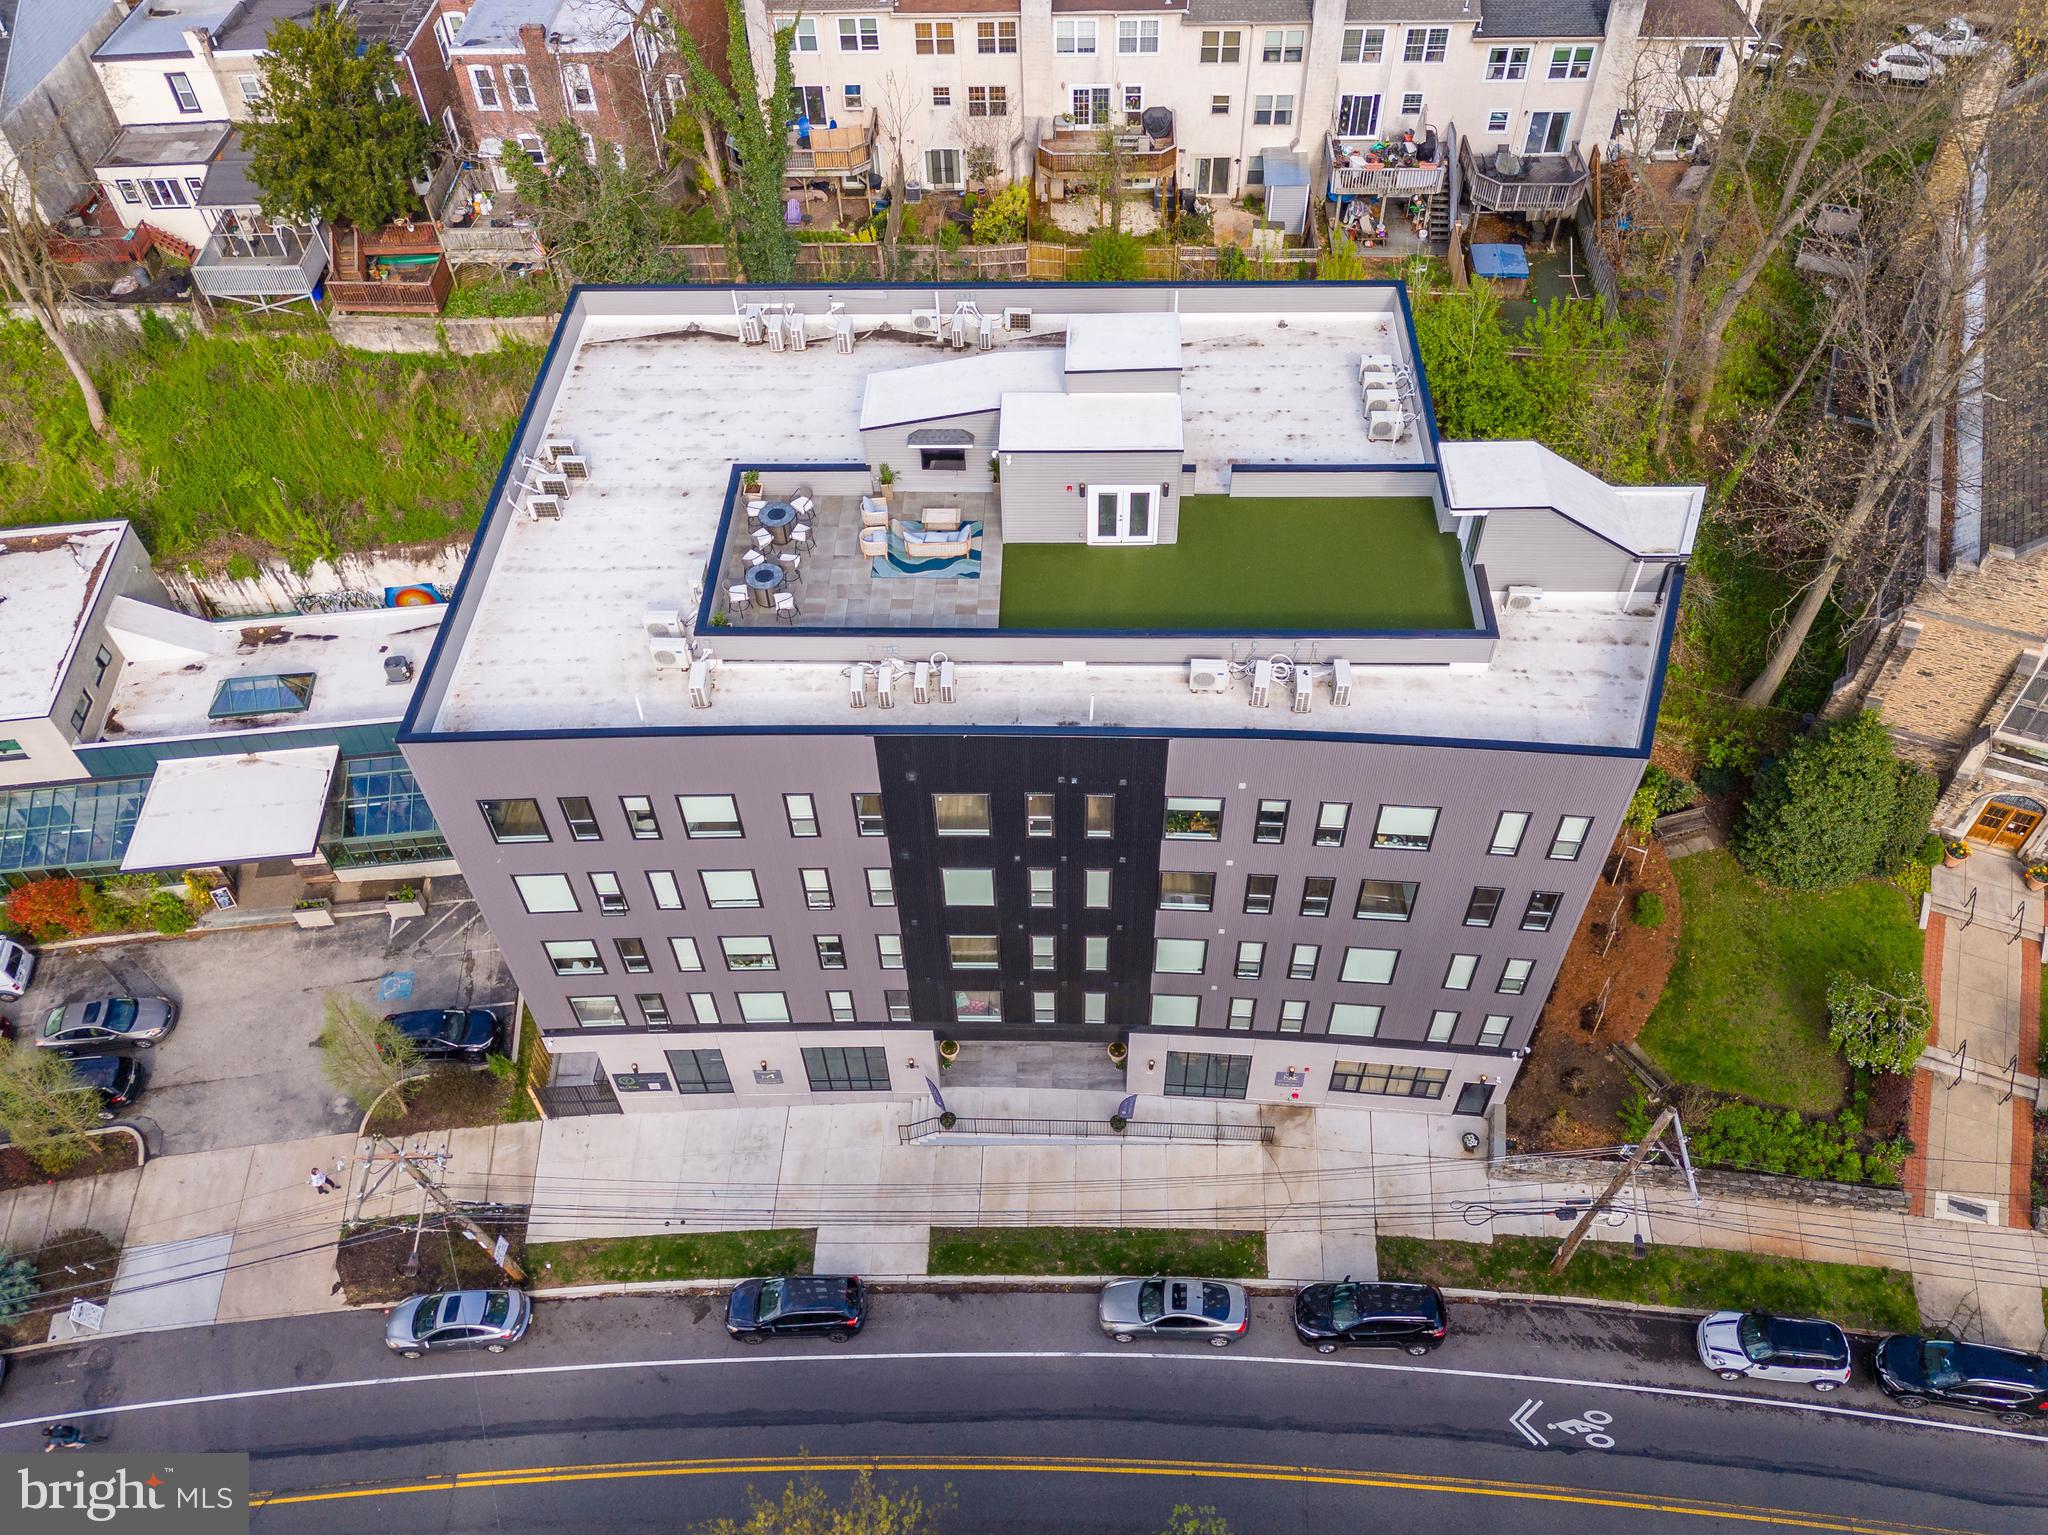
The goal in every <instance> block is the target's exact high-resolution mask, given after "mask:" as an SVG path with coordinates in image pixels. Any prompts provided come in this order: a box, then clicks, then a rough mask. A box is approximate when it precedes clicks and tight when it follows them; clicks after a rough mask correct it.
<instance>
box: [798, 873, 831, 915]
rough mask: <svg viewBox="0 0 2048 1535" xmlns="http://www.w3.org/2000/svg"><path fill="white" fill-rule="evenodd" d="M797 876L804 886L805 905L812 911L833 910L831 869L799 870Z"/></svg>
mask: <svg viewBox="0 0 2048 1535" xmlns="http://www.w3.org/2000/svg"><path fill="white" fill-rule="evenodd" d="M796 872H797V876H798V877H799V878H800V879H802V881H803V885H804V905H805V906H807V907H809V908H810V909H811V910H812V911H830V910H831V909H832V871H831V870H829V869H798V870H797V871H796Z"/></svg>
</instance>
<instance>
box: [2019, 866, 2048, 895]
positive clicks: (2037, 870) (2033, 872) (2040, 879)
mask: <svg viewBox="0 0 2048 1535" xmlns="http://www.w3.org/2000/svg"><path fill="white" fill-rule="evenodd" d="M2020 878H2021V879H2023V880H2025V881H2026V882H2027V888H2028V889H2029V890H2048V863H2043V862H2042V861H2041V860H2040V859H2038V858H2037V859H2035V860H2034V861H2033V862H2032V863H2030V864H2027V865H2025V866H2024V867H2022V868H2021V870H2020Z"/></svg>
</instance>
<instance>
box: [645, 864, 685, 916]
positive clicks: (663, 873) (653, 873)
mask: <svg viewBox="0 0 2048 1535" xmlns="http://www.w3.org/2000/svg"><path fill="white" fill-rule="evenodd" d="M647 888H648V889H649V890H650V891H652V892H653V894H654V904H655V907H656V909H657V910H660V911H681V910H682V909H683V889H682V886H680V885H678V884H677V883H676V876H675V872H674V871H673V870H671V869H649V870H648V871H647Z"/></svg>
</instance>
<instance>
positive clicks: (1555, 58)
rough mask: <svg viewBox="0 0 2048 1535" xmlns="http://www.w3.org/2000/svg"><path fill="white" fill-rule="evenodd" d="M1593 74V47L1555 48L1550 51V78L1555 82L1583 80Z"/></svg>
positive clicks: (1582, 45) (1587, 44) (1588, 45)
mask: <svg viewBox="0 0 2048 1535" xmlns="http://www.w3.org/2000/svg"><path fill="white" fill-rule="evenodd" d="M1592 73H1593V45H1592V44H1591V43H1585V44H1581V45H1579V46H1577V47H1567V48H1553V49H1551V50H1550V78H1551V79H1553V80H1583V79H1585V78H1586V77H1587V76H1588V75H1590V74H1592Z"/></svg>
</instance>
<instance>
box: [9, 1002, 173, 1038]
mask: <svg viewBox="0 0 2048 1535" xmlns="http://www.w3.org/2000/svg"><path fill="white" fill-rule="evenodd" d="M177 1022H178V1008H177V1004H175V1003H174V1002H172V1001H171V999H170V998H169V997H88V998H86V999H84V1000H83V1001H79V1002H66V1003H65V1004H63V1005H62V1006H61V1007H53V1008H51V1009H50V1011H49V1012H48V1013H46V1014H45V1015H44V1016H43V1026H42V1028H41V1029H39V1030H38V1031H37V1032H36V1043H37V1044H38V1045H40V1046H41V1047H42V1048H43V1049H45V1050H78V1049H83V1048H86V1047H89V1046H96V1045H97V1046H105V1045H133V1046H135V1047H136V1048H137V1049H138V1050H147V1049H148V1048H149V1047H150V1046H151V1045H153V1044H155V1043H156V1042H157V1041H158V1040H160V1039H162V1038H163V1037H164V1036H165V1035H166V1034H168V1033H170V1032H171V1030H172V1029H173V1028H175V1027H176V1026H177Z"/></svg>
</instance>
